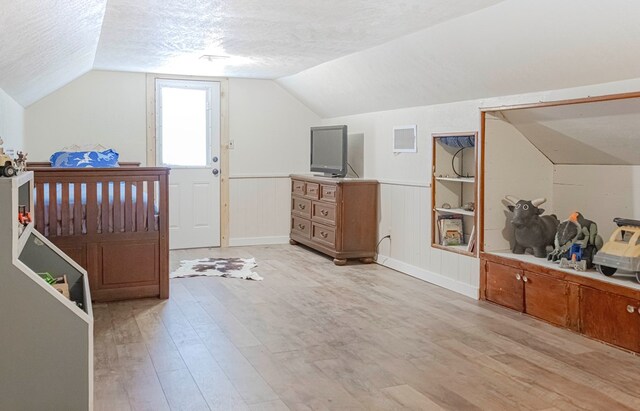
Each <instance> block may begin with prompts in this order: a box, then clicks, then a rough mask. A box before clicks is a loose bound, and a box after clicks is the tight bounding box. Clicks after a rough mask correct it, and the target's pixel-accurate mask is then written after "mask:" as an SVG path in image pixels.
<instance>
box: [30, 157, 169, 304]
mask: <svg viewBox="0 0 640 411" xmlns="http://www.w3.org/2000/svg"><path fill="white" fill-rule="evenodd" d="M29 170H31V171H33V172H34V184H35V195H34V208H35V210H34V214H35V216H34V217H35V228H36V229H37V230H38V231H40V232H41V233H42V234H44V235H45V236H46V237H47V238H48V239H49V240H51V241H52V242H53V243H54V244H55V245H56V246H58V247H59V248H60V249H62V250H63V251H64V252H65V253H66V254H68V255H69V256H70V257H71V258H73V259H74V260H75V261H76V262H78V263H79V264H80V265H82V266H83V267H84V268H85V269H86V270H87V272H88V274H89V286H90V288H91V296H92V298H93V299H94V300H95V301H112V300H122V299H132V298H142V297H159V298H168V297H169V226H168V218H169V216H168V213H169V201H168V191H167V190H168V188H167V186H168V178H169V169H168V168H164V167H139V163H124V162H121V163H120V167H115V168H51V166H50V165H49V163H30V164H29ZM78 200H80V201H78Z"/></svg>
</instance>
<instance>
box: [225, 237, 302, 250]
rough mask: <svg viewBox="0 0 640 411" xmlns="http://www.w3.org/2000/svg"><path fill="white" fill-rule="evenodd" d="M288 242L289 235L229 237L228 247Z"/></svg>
mask: <svg viewBox="0 0 640 411" xmlns="http://www.w3.org/2000/svg"><path fill="white" fill-rule="evenodd" d="M288 242H289V236H283V237H244V238H230V239H229V246H230V247H239V246H244V245H269V244H287V243H288Z"/></svg>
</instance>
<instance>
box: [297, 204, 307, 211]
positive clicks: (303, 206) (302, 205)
mask: <svg viewBox="0 0 640 411" xmlns="http://www.w3.org/2000/svg"><path fill="white" fill-rule="evenodd" d="M298 208H299V209H300V210H304V209H305V208H307V206H306V205H304V204H299V203H298Z"/></svg>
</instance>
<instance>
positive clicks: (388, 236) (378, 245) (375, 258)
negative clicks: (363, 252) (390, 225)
mask: <svg viewBox="0 0 640 411" xmlns="http://www.w3.org/2000/svg"><path fill="white" fill-rule="evenodd" d="M385 238H388V239H389V241H391V234H387V235H385V236H384V237H382V238H381V239H380V241H378V244H376V255H375V257H374V260H375V261H376V262H378V249H379V247H380V244H381V243H382V240H384V239H385ZM385 261H387V259H386V258H385ZM381 264H384V261H383V262H382V263H381Z"/></svg>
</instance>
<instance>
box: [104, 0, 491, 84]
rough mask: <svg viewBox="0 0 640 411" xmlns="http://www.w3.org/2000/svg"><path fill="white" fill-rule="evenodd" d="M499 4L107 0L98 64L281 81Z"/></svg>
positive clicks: (478, 0) (471, 0) (487, 0)
mask: <svg viewBox="0 0 640 411" xmlns="http://www.w3.org/2000/svg"><path fill="white" fill-rule="evenodd" d="M499 1H500V0H458V1H455V2H452V1H449V0H405V1H397V2H394V1H388V0H323V1H317V0H222V1H220V0H184V1H180V2H178V1H166V0H137V1H132V0H109V3H108V8H107V11H106V15H105V18H104V25H103V28H102V35H101V37H100V43H99V47H98V52H97V55H96V61H95V68H97V69H105V70H127V71H143V72H161V73H171V74H192V75H224V76H231V77H255V78H278V77H281V76H285V75H290V74H295V73H297V72H299V71H301V70H304V69H307V68H309V67H312V66H315V65H318V64H320V63H324V62H326V61H329V60H332V59H335V58H337V57H341V56H344V55H347V54H350V53H353V52H357V51H360V50H363V49H366V48H369V47H372V46H375V45H378V44H381V43H383V42H386V41H389V40H392V39H395V38H397V37H400V36H403V35H406V34H409V33H412V32H415V31H417V30H420V29H423V28H425V27H429V26H432V25H434V24H437V23H440V22H442V21H445V20H448V19H451V18H455V17H458V16H460V15H463V14H467V13H470V12H473V11H475V10H478V9H481V8H483V7H487V6H489V5H492V4H495V3H498V2H499ZM202 54H212V55H222V56H229V57H227V58H224V59H216V60H214V61H213V62H206V61H203V60H199V57H200V56H201V55H202Z"/></svg>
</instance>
